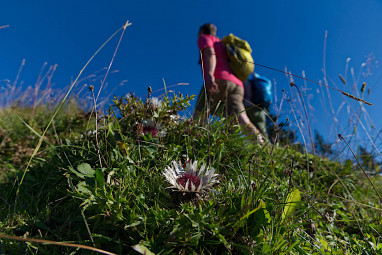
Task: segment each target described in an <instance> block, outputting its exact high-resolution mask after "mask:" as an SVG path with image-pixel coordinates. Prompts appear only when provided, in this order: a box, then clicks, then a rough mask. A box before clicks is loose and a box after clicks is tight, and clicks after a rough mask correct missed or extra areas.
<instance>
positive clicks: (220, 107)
mask: <svg viewBox="0 0 382 255" xmlns="http://www.w3.org/2000/svg"><path fill="white" fill-rule="evenodd" d="M216 31H217V29H216V26H215V25H214V24H204V25H202V26H201V27H200V29H199V34H198V47H199V50H200V54H201V59H200V64H201V67H202V74H203V78H204V86H203V87H202V89H201V90H200V93H199V96H198V99H197V102H196V106H195V111H194V115H193V118H194V119H198V118H200V117H201V115H202V114H203V116H202V117H203V119H204V118H206V117H207V116H208V115H209V114H210V113H212V114H213V115H220V114H223V115H224V116H226V117H228V118H230V117H237V119H238V121H239V124H240V125H241V126H243V127H246V130H247V132H248V133H249V134H251V135H253V134H254V135H256V137H257V140H258V141H259V142H260V143H263V142H264V139H263V137H262V135H261V134H260V132H259V131H258V130H257V129H256V127H255V126H254V125H253V124H252V123H251V121H250V120H249V118H248V116H247V113H246V112H245V107H244V104H243V98H244V85H243V82H242V81H241V80H239V79H238V78H237V77H236V76H235V75H234V74H233V73H232V71H231V69H230V68H229V63H228V56H227V52H226V48H225V46H224V44H223V43H222V42H220V39H219V38H218V37H216ZM206 94H207V97H206ZM207 106H209V109H208V107H207Z"/></svg>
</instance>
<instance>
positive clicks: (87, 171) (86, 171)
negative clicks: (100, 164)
mask: <svg viewBox="0 0 382 255" xmlns="http://www.w3.org/2000/svg"><path fill="white" fill-rule="evenodd" d="M77 170H78V171H79V172H80V173H81V174H82V175H83V176H86V177H94V174H95V171H94V170H93V169H92V167H91V166H90V165H89V164H88V163H82V164H81V165H79V166H78V167H77Z"/></svg>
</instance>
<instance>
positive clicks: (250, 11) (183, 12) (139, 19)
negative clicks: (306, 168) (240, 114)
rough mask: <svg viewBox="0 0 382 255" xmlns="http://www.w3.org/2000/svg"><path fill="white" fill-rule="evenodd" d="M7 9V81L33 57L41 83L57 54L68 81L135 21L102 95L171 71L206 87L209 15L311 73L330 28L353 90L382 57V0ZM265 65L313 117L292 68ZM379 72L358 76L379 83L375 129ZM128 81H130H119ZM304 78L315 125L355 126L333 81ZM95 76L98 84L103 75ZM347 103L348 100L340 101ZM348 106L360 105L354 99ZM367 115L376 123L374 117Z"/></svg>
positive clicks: (329, 60)
mask: <svg viewBox="0 0 382 255" xmlns="http://www.w3.org/2000/svg"><path fill="white" fill-rule="evenodd" d="M0 17H1V19H0V26H3V25H9V27H8V28H4V29H0V37H1V41H0V44H1V47H0V60H1V61H0V80H4V79H9V80H11V81H13V80H14V79H15V77H16V74H17V72H18V69H19V66H20V64H21V62H22V59H25V60H26V64H25V67H24V69H23V71H22V73H21V76H20V81H23V82H24V85H22V86H24V87H26V86H27V85H31V86H33V84H34V83H35V81H36V79H37V76H38V74H39V72H40V69H41V67H42V65H43V63H44V62H48V65H54V64H57V65H58V68H57V71H56V72H55V75H54V78H53V81H52V82H53V83H54V84H55V85H54V86H55V87H56V88H64V87H65V86H68V85H69V84H70V81H71V79H72V78H73V77H76V76H77V74H78V72H79V71H80V69H81V68H82V67H83V66H84V64H85V63H86V61H87V60H88V59H89V58H90V57H91V55H92V54H93V53H94V52H95V51H96V50H97V48H98V47H99V46H100V45H101V44H102V43H103V42H105V40H106V39H107V38H108V37H109V36H110V35H111V34H112V33H113V32H114V31H116V30H117V29H118V28H120V27H121V26H122V25H123V24H124V23H125V22H126V20H129V21H130V22H131V23H132V25H131V26H130V27H128V28H127V29H126V32H125V35H124V38H123V40H122V43H121V46H120V49H119V51H118V54H117V56H116V58H115V62H114V65H113V67H112V70H119V72H118V73H113V74H111V75H110V76H109V78H108V80H107V81H108V87H107V89H106V90H105V91H103V92H102V95H103V96H106V95H108V94H109V93H114V94H116V95H124V94H126V93H127V92H129V91H131V92H135V93H136V94H137V95H145V93H146V88H147V86H148V85H150V86H152V87H153V90H157V89H161V88H163V80H162V79H163V78H164V79H165V81H166V84H167V85H168V86H169V85H173V84H177V83H189V85H188V86H181V87H176V88H174V89H175V90H176V91H181V92H183V93H188V94H197V93H198V91H199V89H200V87H201V85H202V82H203V81H202V77H201V73H200V68H199V66H198V64H197V62H198V49H197V45H196V39H197V37H196V36H197V32H198V28H199V26H200V25H201V24H203V23H207V22H212V23H214V24H216V25H217V27H218V36H220V37H223V36H224V35H226V34H228V33H234V34H235V35H237V36H239V37H242V38H244V39H246V40H248V41H249V43H250V44H251V46H252V48H253V50H254V52H253V57H254V59H255V62H256V63H259V64H262V65H266V66H270V67H273V68H277V69H281V70H284V69H285V67H287V68H288V70H289V71H292V72H293V73H294V74H296V75H301V73H302V71H305V74H306V77H307V78H309V79H312V80H316V81H320V80H321V81H322V80H323V77H324V75H323V71H322V68H323V49H324V38H325V31H327V35H328V37H327V41H326V72H327V75H328V82H329V85H330V86H333V87H338V88H340V89H342V90H344V91H346V92H349V93H352V94H354V93H353V91H352V81H351V80H352V79H351V72H350V67H354V70H355V75H356V76H358V73H359V72H360V67H361V64H362V63H363V62H364V61H365V60H366V58H365V56H367V55H368V54H370V53H371V52H373V54H374V56H375V58H376V60H378V59H380V58H381V56H382V47H381V45H382V33H381V28H382V2H381V1H378V0H363V1H357V0H337V1H331V0H324V1H310V0H292V1H281V0H280V1H276V0H268V1H249V0H248V1H227V0H222V1H207V0H183V1H175V0H174V1H154V0H146V1H144V0H142V1H122V0H119V1H100V0H91V1H90V0H82V1H78V0H76V1H74V0H67V1H38V0H37V1H7V2H4V3H2V5H1V8H0ZM118 38H119V35H118V36H117V37H115V38H114V39H113V40H112V41H111V42H110V43H109V44H108V45H107V47H106V48H105V49H104V50H103V51H102V53H101V54H99V55H98V56H97V57H96V59H95V60H94V61H93V62H92V63H91V65H90V66H89V67H88V69H87V70H86V72H85V76H86V75H89V74H92V73H94V72H96V71H97V70H99V69H100V68H102V67H105V66H108V64H109V62H110V59H111V57H112V55H113V51H114V50H115V47H116V44H117V41H118ZM347 58H351V60H350V62H349V70H348V71H347V77H346V78H347V80H348V85H344V84H343V83H341V81H340V79H339V78H338V75H339V74H340V73H341V74H342V75H343V76H345V65H346V60H347ZM256 71H257V72H259V73H260V74H262V75H263V76H266V77H268V78H270V79H272V80H275V81H276V82H277V86H276V87H275V88H276V95H277V97H278V103H279V102H280V97H281V95H282V89H285V92H286V93H287V94H286V95H287V97H289V98H291V99H292V107H295V110H296V114H297V118H299V119H300V120H301V121H300V122H301V125H305V123H304V122H302V119H304V115H303V113H302V112H301V110H299V106H298V98H297V97H296V94H295V90H294V89H293V90H291V89H290V87H289V84H288V81H287V79H286V77H285V75H284V74H281V73H278V72H275V71H272V70H269V69H266V68H263V67H260V66H257V67H256ZM364 71H366V67H365V68H363V72H364ZM372 71H373V75H371V76H368V77H365V76H364V75H361V76H360V79H359V83H358V84H357V85H358V86H359V87H360V84H361V83H362V82H363V81H365V82H367V88H371V95H365V99H366V100H367V101H370V102H372V103H374V106H367V107H366V110H367V111H368V113H369V114H370V116H371V119H372V120H373V121H374V124H375V127H376V130H374V131H373V130H368V132H369V131H370V134H371V133H376V132H378V131H379V130H380V129H381V128H382V120H381V113H380V111H379V109H381V106H382V100H380V99H379V98H380V96H381V94H382V88H381V85H380V83H381V82H382V72H381V68H380V67H379V68H376V69H374V70H372ZM330 79H332V81H333V82H334V83H333V82H332V81H331V80H330ZM125 80H127V82H125V83H124V84H123V85H122V86H121V85H119V84H120V83H121V82H122V81H125ZM295 82H296V84H297V85H299V86H302V87H303V86H306V88H307V89H306V90H304V95H305V100H307V103H308V102H309V104H310V105H311V107H310V109H309V115H310V119H311V125H312V126H313V129H316V130H319V131H320V132H321V133H323V134H325V135H329V136H330V139H335V137H336V133H337V132H342V134H343V135H347V134H350V133H351V132H352V125H351V124H349V122H348V121H347V119H348V115H346V114H345V117H341V114H340V115H338V119H339V123H338V124H337V125H334V124H333V123H334V121H333V118H332V115H331V114H330V112H331V108H330V104H329V102H328V100H327V98H328V97H327V96H326V95H325V96H324V97H323V98H325V99H324V100H325V101H322V99H321V100H320V97H321V95H322V92H324V90H323V89H324V88H322V89H321V91H320V94H318V92H317V90H320V87H319V86H318V85H316V84H314V83H310V82H307V83H306V84H305V83H304V81H303V80H300V79H295ZM0 85H2V84H0ZM93 85H94V86H95V88H96V89H97V88H99V86H100V81H96V82H95V83H94V84H93ZM20 86H21V85H20ZM358 89H359V88H358ZM112 91H113V92H112ZM325 93H326V89H325ZM330 94H331V99H332V101H333V102H332V103H333V110H334V111H335V112H336V111H337V110H339V109H340V113H346V110H347V106H348V103H349V102H350V104H351V105H352V106H351V107H353V109H354V112H357V110H356V109H357V108H356V107H357V105H358V104H357V103H354V102H351V100H348V99H345V98H344V97H343V96H341V95H340V94H339V93H337V92H336V91H334V90H330ZM342 102H345V105H344V106H343V107H342V108H339V107H340V106H341V104H342ZM274 105H277V104H274ZM293 105H295V106H293ZM348 108H349V109H350V110H349V111H350V112H352V110H351V108H350V106H349V107H348ZM191 110H192V109H190V111H191ZM279 113H280V114H281V115H282V116H283V117H288V118H289V119H290V120H292V121H293V120H294V119H295V118H294V116H293V112H292V111H291V108H290V106H289V104H288V103H287V102H284V104H283V106H282V110H281V112H279ZM346 116H347V117H346ZM364 122H365V123H364V124H365V128H366V129H368V126H370V125H369V124H368V122H370V121H368V120H364ZM294 125H295V124H294ZM334 126H336V128H334ZM295 127H296V125H295ZM301 128H302V129H304V126H302V127H301ZM335 129H337V131H335Z"/></svg>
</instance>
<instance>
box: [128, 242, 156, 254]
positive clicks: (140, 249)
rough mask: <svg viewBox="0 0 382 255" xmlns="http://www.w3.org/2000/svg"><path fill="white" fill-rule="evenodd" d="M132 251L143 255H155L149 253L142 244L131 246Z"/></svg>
mask: <svg viewBox="0 0 382 255" xmlns="http://www.w3.org/2000/svg"><path fill="white" fill-rule="evenodd" d="M133 249H134V250H135V251H137V252H139V253H140V254H145V255H155V253H153V252H151V251H150V250H149V249H148V248H147V247H146V246H144V245H143V244H136V245H134V246H133Z"/></svg>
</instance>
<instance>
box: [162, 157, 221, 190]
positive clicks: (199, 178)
mask: <svg viewBox="0 0 382 255" xmlns="http://www.w3.org/2000/svg"><path fill="white" fill-rule="evenodd" d="M163 175H164V176H165V177H166V180H167V181H168V182H169V183H170V184H171V186H170V187H169V188H173V189H177V190H178V191H182V192H202V191H205V190H207V189H210V188H211V186H212V185H214V184H215V183H218V180H217V176H218V174H215V170H214V169H213V168H210V169H209V168H206V164H203V165H202V166H201V167H200V168H199V169H198V161H194V162H192V161H190V162H186V164H185V166H184V165H182V163H181V162H176V161H173V162H172V164H171V165H170V166H167V167H166V169H165V171H164V173H163Z"/></svg>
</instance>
